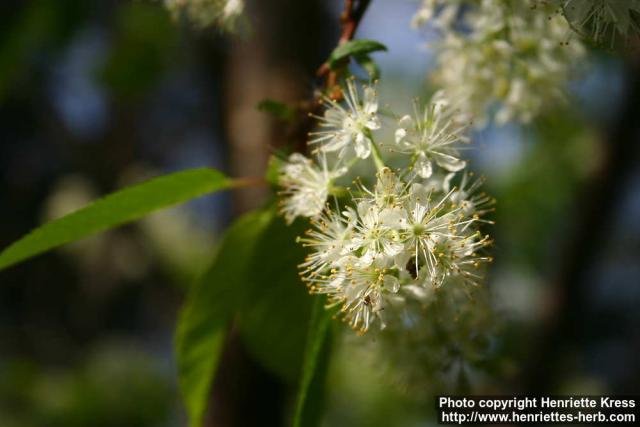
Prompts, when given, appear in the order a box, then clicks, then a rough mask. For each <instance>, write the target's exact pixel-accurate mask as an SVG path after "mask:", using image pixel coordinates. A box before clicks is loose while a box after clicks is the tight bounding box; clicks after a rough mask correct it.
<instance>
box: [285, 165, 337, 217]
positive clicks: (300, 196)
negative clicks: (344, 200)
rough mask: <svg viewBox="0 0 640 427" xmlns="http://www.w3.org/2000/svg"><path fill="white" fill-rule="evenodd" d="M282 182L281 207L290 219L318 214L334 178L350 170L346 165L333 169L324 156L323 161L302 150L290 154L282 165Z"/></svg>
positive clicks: (322, 207)
mask: <svg viewBox="0 0 640 427" xmlns="http://www.w3.org/2000/svg"><path fill="white" fill-rule="evenodd" d="M280 172H281V174H280V177H279V184H280V186H282V187H283V190H282V191H281V194H282V195H283V196H284V198H283V199H282V201H281V211H282V213H283V215H284V217H285V219H286V220H287V222H288V223H291V222H293V220H294V219H295V218H296V217H298V216H306V217H314V216H316V215H318V214H320V213H321V212H322V210H323V209H324V204H325V202H326V201H327V197H328V195H329V190H330V188H331V185H332V183H333V181H334V180H335V179H336V178H338V177H340V176H341V175H343V174H344V173H345V172H346V169H345V168H338V169H335V170H329V169H328V167H327V161H326V158H325V157H324V156H322V157H321V158H320V165H317V164H316V163H314V162H313V161H312V160H311V159H309V158H307V157H305V156H303V155H302V154H299V153H294V154H292V155H291V156H289V160H288V161H287V162H286V163H285V164H284V165H283V166H282V168H281V171H280Z"/></svg>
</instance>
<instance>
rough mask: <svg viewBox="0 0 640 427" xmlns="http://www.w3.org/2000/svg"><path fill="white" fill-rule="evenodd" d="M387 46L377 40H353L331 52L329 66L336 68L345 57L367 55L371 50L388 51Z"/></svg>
mask: <svg viewBox="0 0 640 427" xmlns="http://www.w3.org/2000/svg"><path fill="white" fill-rule="evenodd" d="M386 50H387V47H386V46H385V45H383V44H382V43H379V42H377V41H375V40H351V41H348V42H346V43H344V44H341V45H340V46H338V47H337V48H335V49H334V51H333V52H331V55H330V56H329V61H328V62H329V67H330V68H331V69H335V68H336V67H337V66H338V65H340V62H342V60H343V59H345V58H348V57H350V56H356V55H367V54H369V53H371V52H377V51H386Z"/></svg>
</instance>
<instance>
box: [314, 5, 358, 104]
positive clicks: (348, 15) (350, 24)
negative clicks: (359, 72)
mask: <svg viewBox="0 0 640 427" xmlns="http://www.w3.org/2000/svg"><path fill="white" fill-rule="evenodd" d="M344 3H345V4H344V10H343V11H342V14H341V15H340V22H341V24H342V33H341V35H340V39H339V40H338V46H341V45H343V44H345V43H347V42H348V41H350V40H353V36H354V35H355V33H356V30H357V29H358V26H359V25H360V21H361V20H362V17H363V16H364V13H365V12H366V11H367V8H368V7H369V4H370V3H371V0H345V2H344ZM317 75H318V77H326V81H325V87H326V89H327V90H329V96H330V97H331V98H340V97H341V96H342V94H341V91H340V90H339V89H338V90H337V91H336V90H335V88H336V86H337V81H338V73H337V72H336V71H335V70H331V68H330V67H329V63H327V62H325V63H324V64H322V65H321V66H320V68H319V69H318V71H317Z"/></svg>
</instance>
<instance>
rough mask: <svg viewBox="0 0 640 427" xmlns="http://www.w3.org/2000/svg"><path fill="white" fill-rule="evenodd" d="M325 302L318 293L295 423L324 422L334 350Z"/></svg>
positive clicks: (297, 425)
mask: <svg viewBox="0 0 640 427" xmlns="http://www.w3.org/2000/svg"><path fill="white" fill-rule="evenodd" d="M324 304H325V298H323V297H320V296H316V297H314V302H313V307H312V312H311V321H310V324H309V333H308V336H307V346H306V349H305V355H304V364H303V367H302V379H301V381H300V387H299V389H298V395H297V397H296V408H295V413H294V417H293V427H312V426H315V425H318V424H320V418H321V413H322V403H323V401H324V388H325V376H326V371H327V366H328V363H329V353H330V352H329V347H330V340H329V337H328V335H329V323H330V322H331V312H329V311H328V310H326V309H325V307H324Z"/></svg>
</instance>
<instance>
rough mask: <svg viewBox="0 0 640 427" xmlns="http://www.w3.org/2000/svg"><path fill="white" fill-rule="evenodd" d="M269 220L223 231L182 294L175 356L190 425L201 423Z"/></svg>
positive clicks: (258, 218)
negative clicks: (208, 263) (203, 266)
mask: <svg viewBox="0 0 640 427" xmlns="http://www.w3.org/2000/svg"><path fill="white" fill-rule="evenodd" d="M273 217H274V213H273V211H272V210H269V211H256V212H253V213H249V214H246V215H244V216H243V217H241V218H240V219H238V220H237V221H236V222H235V223H234V224H233V225H232V226H231V227H230V228H229V230H227V232H226V234H225V237H224V238H223V240H222V242H221V244H220V247H219V249H218V255H217V256H216V258H215V260H214V261H213V264H212V265H211V267H210V268H209V270H208V272H207V273H206V274H205V275H204V276H203V278H202V280H200V281H199V282H198V283H197V284H196V286H194V287H193V288H192V290H191V291H190V292H189V295H188V296H187V300H186V302H185V305H184V307H183V309H182V312H181V315H180V318H179V320H178V329H177V336H176V352H177V359H178V373H179V378H180V387H181V389H182V394H183V398H184V401H185V404H186V407H187V413H188V415H189V419H190V424H189V425H190V426H192V427H199V426H200V425H202V419H203V417H204V415H205V412H206V409H207V402H208V400H209V392H210V389H211V384H212V381H213V378H214V375H215V370H216V367H217V364H218V359H219V357H220V352H221V350H222V343H223V341H224V336H225V333H226V329H227V326H228V324H229V322H230V321H231V318H232V317H233V315H234V314H235V312H236V311H237V310H238V307H239V306H240V305H241V303H242V301H243V300H245V299H246V295H247V293H248V291H249V288H250V286H247V279H248V278H249V276H250V274H251V271H249V270H248V268H247V267H248V264H249V262H250V260H251V259H252V258H253V257H254V256H255V254H256V249H257V245H258V242H259V241H260V237H261V235H262V234H263V233H264V231H265V229H266V228H267V227H268V226H269V224H270V223H271V221H272V220H273Z"/></svg>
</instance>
